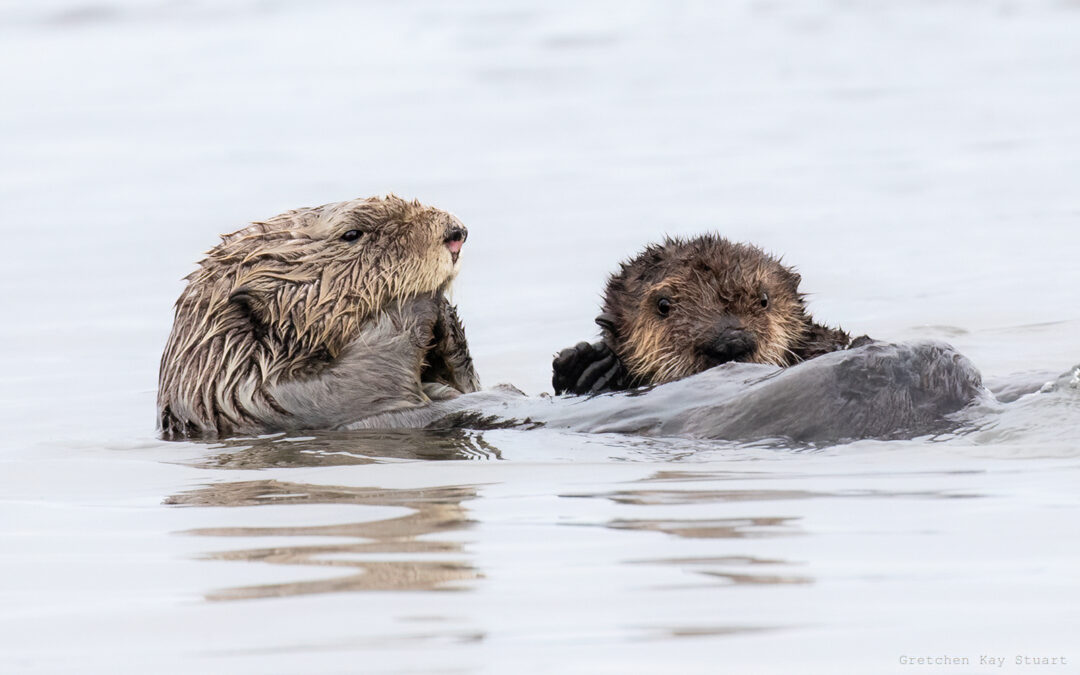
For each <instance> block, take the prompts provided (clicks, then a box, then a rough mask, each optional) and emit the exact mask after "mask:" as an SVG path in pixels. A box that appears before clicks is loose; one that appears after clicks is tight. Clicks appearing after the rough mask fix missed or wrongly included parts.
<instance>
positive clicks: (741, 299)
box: [597, 235, 810, 383]
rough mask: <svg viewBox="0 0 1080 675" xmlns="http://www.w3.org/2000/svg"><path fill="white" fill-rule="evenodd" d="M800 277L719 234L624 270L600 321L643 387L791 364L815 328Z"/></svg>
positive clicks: (673, 246) (669, 247)
mask: <svg viewBox="0 0 1080 675" xmlns="http://www.w3.org/2000/svg"><path fill="white" fill-rule="evenodd" d="M799 281H800V278H799V275H798V274H796V273H795V272H793V271H792V270H790V269H789V268H787V267H785V266H784V265H782V264H781V263H780V261H778V260H777V259H775V258H773V257H771V256H769V255H768V254H766V253H765V252H764V251H762V250H761V249H758V248H755V247H753V246H749V245H746V244H737V243H733V242H730V241H727V240H726V239H723V238H721V237H717V236H714V235H705V236H702V237H698V238H695V239H690V240H680V239H668V240H666V241H665V242H664V243H663V244H662V245H659V246H651V247H649V248H647V249H646V250H645V251H644V252H643V253H642V254H641V255H639V256H638V257H636V258H634V259H632V260H630V261H629V262H627V263H624V264H623V265H622V268H621V270H620V271H619V273H618V274H616V275H615V276H613V277H612V278H611V280H610V281H609V282H608V286H607V292H606V294H605V304H604V314H602V315H601V317H600V318H599V319H598V320H597V321H598V323H600V324H601V326H603V327H604V329H605V332H606V333H607V337H608V339H609V341H610V342H611V343H612V347H613V348H614V349H615V351H616V353H617V354H618V355H619V358H620V359H621V360H622V361H623V363H624V364H625V365H626V367H627V369H628V370H629V371H630V373H631V375H632V376H634V377H635V379H636V380H637V381H639V382H643V383H661V382H669V381H672V380H676V379H679V378H682V377H687V376H689V375H693V374H694V373H698V372H701V371H703V370H706V369H708V368H711V367H713V366H715V365H719V364H721V363H726V362H728V361H744V362H751V363H772V364H776V365H779V366H786V365H790V364H792V363H794V362H795V361H797V360H798V358H797V356H796V355H795V353H794V350H795V349H796V347H797V346H798V345H799V343H800V341H801V340H802V338H803V336H804V335H805V333H806V331H807V329H808V327H809V325H810V319H809V317H808V315H807V313H806V308H805V304H804V302H803V298H802V296H801V295H800V294H799V290H798V287H799Z"/></svg>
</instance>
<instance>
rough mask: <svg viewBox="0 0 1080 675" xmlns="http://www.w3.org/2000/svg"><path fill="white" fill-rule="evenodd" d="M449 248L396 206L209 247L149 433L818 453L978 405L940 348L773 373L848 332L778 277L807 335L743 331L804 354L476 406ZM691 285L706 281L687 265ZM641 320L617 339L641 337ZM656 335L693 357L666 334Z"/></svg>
mask: <svg viewBox="0 0 1080 675" xmlns="http://www.w3.org/2000/svg"><path fill="white" fill-rule="evenodd" d="M465 236H466V231H465V228H464V226H462V225H461V223H460V222H459V221H458V220H457V219H456V218H454V217H453V216H451V215H449V214H447V213H444V212H442V211H438V210H436V209H432V208H427V207H423V206H421V205H420V204H418V203H416V202H405V201H403V200H400V199H397V198H395V197H389V198H386V199H367V200H356V201H351V202H341V203H338V204H328V205H326V206H321V207H317V208H313V209H301V210H298V211H292V212H289V213H286V214H282V215H281V216H277V217H275V218H272V219H270V220H268V221H266V222H262V223H256V224H254V225H251V226H250V227H248V228H245V229H243V230H240V231H239V232H236V233H234V234H231V235H226V236H225V237H224V238H223V241H222V243H221V244H220V245H218V246H217V247H216V248H214V249H213V250H211V251H210V253H209V254H208V256H207V258H206V259H205V260H203V261H202V263H201V264H200V269H199V270H198V271H196V272H195V273H194V274H192V275H191V276H189V277H188V285H187V287H186V288H185V289H184V292H183V293H182V295H181V296H180V299H179V301H178V302H177V306H176V319H175V322H174V325H173V331H172V334H171V335H170V336H169V341H168V344H167V346H166V349H165V353H164V355H163V357H162V363H161V376H160V383H159V389H158V424H159V427H160V429H161V432H162V434H163V435H164V436H165V437H167V438H184V437H204V438H205V437H208V438H220V437H224V436H230V435H249V434H261V433H266V432H273V431H289V430H319V429H324V430H325V429H386V428H399V429H400V428H432V429H446V428H454V429H461V428H466V429H489V428H504V427H520V428H534V427H536V426H543V427H546V428H549V429H563V430H571V431H583V432H622V433H636V434H642V435H663V436H685V437H691V438H707V439H725V440H756V439H761V438H774V437H786V438H789V439H792V440H794V441H799V442H815V443H818V442H835V441H838V440H843V439H854V438H868V437H877V438H887V437H897V436H914V435H919V434H922V433H929V432H931V431H939V430H942V429H943V428H945V426H947V424H948V423H949V422H948V419H947V417H946V416H947V415H948V414H949V413H952V412H955V411H957V410H959V409H960V408H961V407H963V406H964V405H966V404H967V403H968V402H970V401H971V400H973V398H975V397H976V396H977V395H978V394H979V392H980V391H982V388H981V381H980V378H979V373H978V371H977V370H975V369H974V367H972V366H971V364H970V363H969V362H968V361H967V360H966V359H964V358H963V357H962V356H961V355H959V354H957V353H956V352H955V350H953V349H951V348H950V347H948V346H947V345H937V344H915V345H881V344H872V345H868V346H866V347H863V348H861V349H845V350H843V351H838V352H835V353H827V354H824V355H823V356H821V358H815V359H813V360H810V361H807V362H805V363H796V364H795V365H794V366H792V367H783V368H782V367H781V366H782V365H787V363H786V361H785V359H786V358H787V357H786V356H785V355H789V352H794V353H795V354H796V355H801V356H799V358H809V356H810V355H812V354H813V353H814V352H815V351H819V352H828V351H830V350H833V349H835V348H837V347H840V346H843V345H846V344H847V336H846V334H844V333H842V332H841V331H834V330H833V329H827V328H824V327H817V326H816V324H813V323H812V322H811V321H810V320H809V317H807V316H805V313H804V312H803V313H799V312H798V311H794V312H793V311H792V310H791V309H790V308H791V307H795V308H796V309H798V308H799V307H801V298H799V297H798V295H797V290H796V287H797V283H798V282H797V278H796V279H792V278H790V277H788V276H785V275H784V274H783V272H784V271H785V270H783V268H781V269H780V270H775V269H774V270H773V272H771V273H773V274H775V275H778V276H776V277H769V276H768V275H767V274H766V272H762V274H763V275H765V276H762V277H761V282H762V286H761V290H762V292H763V293H766V294H770V297H769V303H770V304H771V303H773V302H775V303H777V304H778V308H779V307H785V306H787V307H788V308H789V309H788V310H787V311H788V313H789V314H793V315H794V316H795V317H796V318H799V317H802V318H801V319H800V320H801V321H803V324H802V328H803V329H804V330H801V331H800V326H799V325H798V324H797V322H795V323H793V322H792V321H790V320H780V319H773V318H771V317H769V316H768V315H762V316H760V317H758V320H760V323H756V324H747V325H753V326H757V328H754V330H760V331H767V330H768V331H774V332H773V333H768V335H772V336H773V337H771V338H769V339H770V340H773V341H775V340H776V337H775V336H776V335H799V336H801V342H799V341H796V342H792V343H790V344H789V346H787V347H784V348H777V347H776V344H771V343H770V344H769V345H764V346H763V344H762V343H760V342H759V341H758V338H757V337H756V336H755V337H754V339H753V340H748V339H746V337H745V336H743V337H740V338H738V339H737V340H735V341H736V342H739V344H738V345H736V347H737V349H742V350H743V352H744V354H751V353H756V354H758V355H766V356H763V357H762V359H761V360H769V359H772V360H774V363H730V362H729V363H725V364H723V365H722V366H720V367H718V368H711V369H709V370H708V371H707V372H701V373H698V374H696V375H693V376H691V377H686V378H684V379H681V380H679V381H677V382H668V383H666V384H662V385H659V386H655V387H653V388H651V389H650V390H648V391H644V392H635V393H634V394H633V395H628V394H623V393H618V392H616V393H612V394H609V395H606V396H596V397H592V398H565V397H557V398H552V397H528V396H524V395H523V394H521V392H519V391H517V390H515V389H513V388H511V387H497V388H495V389H493V390H489V391H477V389H478V387H479V382H478V380H477V377H476V373H475V371H474V369H473V366H472V360H471V358H470V357H469V353H468V347H467V344H466V341H465V335H464V331H463V329H462V326H461V323H460V322H459V321H458V318H457V315H456V313H455V310H454V308H453V307H452V306H450V304H449V302H447V300H446V297H445V291H446V290H447V288H448V286H449V284H450V282H451V281H452V280H453V278H454V277H455V275H456V274H457V264H458V252H459V250H460V248H461V244H462V242H463V241H464V239H465ZM752 252H753V251H751V253H752ZM707 272H709V273H713V274H714V275H716V274H717V272H716V270H715V269H711V270H705V269H701V270H697V273H698V274H706V273H707ZM788 274H791V273H790V272H788ZM665 278H668V279H671V278H673V277H665ZM644 279H645V277H644V276H643V277H642V279H636V278H635V280H634V283H644ZM720 279H721V277H719V276H717V281H716V282H715V283H717V284H719V285H717V286H715V287H710V286H708V284H707V283H704V282H701V281H695V280H694V278H692V277H686V278H685V279H684V283H685V284H688V285H686V286H678V285H677V284H672V285H670V286H669V287H668V288H672V289H676V290H678V289H683V288H686V289H692V288H694V287H695V286H694V284H698V285H699V287H700V288H702V289H704V288H713V289H714V290H715V292H716V294H717V297H718V298H719V300H717V301H716V302H715V303H714V304H715V305H717V306H719V305H720V302H721V301H722V300H724V299H725V296H722V295H721V291H722V290H723V288H724V287H723V285H722V284H721V283H720ZM778 280H779V281H778ZM709 283H712V282H709ZM785 284H786V286H785ZM646 288H647V286H644V285H639V286H632V285H627V286H626V287H625V290H623V291H622V292H624V293H626V294H627V296H626V297H630V294H633V293H637V292H643V291H641V289H646ZM635 289H638V290H635ZM756 290H757V289H756V288H755V291H756ZM650 292H651V291H650ZM723 292H726V291H723ZM663 297H664V298H666V299H667V302H668V303H673V302H675V303H688V304H680V305H678V307H692V306H694V303H698V305H700V306H701V307H707V306H709V302H710V301H709V300H708V299H707V298H705V297H704V296H701V297H698V298H695V299H691V300H685V299H684V296H683V295H682V293H681V292H680V293H675V292H672V293H671V294H670V295H669V296H663ZM685 297H687V298H689V297H690V296H685ZM762 299H764V298H758V301H759V302H760V301H761V300H762ZM644 301H648V302H652V303H654V306H655V307H656V309H657V311H658V312H660V304H661V303H660V302H659V298H658V297H657V296H656V295H655V294H654V295H648V293H646V294H645V296H643V302H644ZM784 303H787V305H785V304H784ZM642 306H646V305H642ZM678 307H675V308H673V307H672V305H671V304H669V305H668V308H667V311H668V316H670V317H675V316H677V315H676V314H675V310H676V309H677V308H678ZM762 309H763V310H764V309H767V308H766V307H764V306H762ZM660 313H661V314H662V312H660ZM627 316H629V315H627ZM755 316H756V315H755ZM601 318H602V320H607V319H606V317H603V316H602V317H601ZM624 318H626V317H624ZM639 319H640V320H639V323H637V324H628V325H634V326H636V328H635V330H643V331H645V332H646V333H648V331H649V330H653V331H655V330H657V329H656V328H655V326H654V327H653V328H649V324H648V322H647V321H646V320H645V319H643V318H641V317H639ZM788 319H790V316H789V317H788ZM649 320H650V321H651V320H652V318H651V317H650V318H649ZM662 320H663V319H661V321H662ZM610 323H611V325H612V326H616V323H615V321H613V320H612V321H610ZM676 325H678V324H675V323H672V324H670V325H669V326H670V327H674V326H676ZM686 325H687V326H689V327H693V326H695V325H696V324H695V323H694V322H693V321H692V320H691V321H689V323H687V324H686ZM660 326H661V329H663V330H667V328H664V326H663V324H660ZM725 330H726V331H728V332H726V333H725V332H724V331H725ZM732 330H736V331H737V330H748V329H747V328H746V327H745V326H744V327H742V328H740V327H738V326H737V325H731V324H729V325H726V326H724V327H722V328H721V329H720V330H719V332H718V333H717V335H716V336H714V340H713V341H714V343H715V342H717V341H720V342H723V340H725V339H730V338H731V335H732V333H731V331H732ZM763 334H765V333H763ZM815 336H818V337H815ZM672 337H673V339H684V340H687V341H686V342H683V343H679V344H684V345H689V344H695V342H694V340H693V336H682V335H681V333H680V332H679V331H675V332H673V333H672ZM736 337H738V336H737V335H736ZM708 349H712V350H713V352H717V351H720V350H721V349H725V347H724V346H723V345H722V344H713V345H712V346H711V347H708V345H706V348H705V349H704V351H705V354H704V356H701V355H697V353H696V352H695V353H694V354H695V356H694V359H692V360H690V361H689V362H688V364H683V365H679V366H673V365H671V364H670V363H667V362H659V361H655V360H654V362H655V363H658V364H660V365H661V366H663V367H662V368H659V369H654V370H652V371H649V372H652V373H653V374H652V376H651V377H653V379H673V378H675V377H677V376H678V375H681V374H683V373H690V372H693V371H694V370H695V369H699V368H702V367H707V364H709V363H711V362H710V361H709V360H707V359H709V358H711V359H714V360H717V361H719V360H721V358H722V357H719V356H717V355H716V354H715V353H709V352H708ZM734 351H736V349H735V348H732V349H729V350H728V355H729V356H731V355H732V354H734ZM628 354H630V353H629V352H628ZM631 355H632V354H631ZM646 355H647V353H646ZM650 358H652V357H650ZM697 359H700V360H697ZM728 360H729V361H732V360H735V358H732V359H728ZM743 360H746V359H743ZM633 363H637V364H648V363H650V361H649V359H648V358H644V357H642V358H641V359H640V360H639V361H634V362H633ZM702 364H705V365H702ZM641 367H644V366H641Z"/></svg>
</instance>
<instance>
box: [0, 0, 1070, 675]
mask: <svg viewBox="0 0 1080 675" xmlns="http://www.w3.org/2000/svg"><path fill="white" fill-rule="evenodd" d="M1078 31H1080V9H1078V7H1077V6H1076V4H1075V3H1071V2H1065V1H1064V0H1062V1H1050V0H1047V1H1045V2H1038V1H1033V2H1027V3H1021V2H1005V1H1003V2H994V3H989V2H976V1H974V0H970V1H959V2H951V3H929V2H917V1H914V0H912V1H910V2H904V3H892V4H890V5H888V6H885V5H884V4H880V3H857V2H839V1H836V2H828V1H821V2H815V3H771V2H751V1H750V0H743V1H740V2H732V3H724V4H723V5H720V4H719V3H712V4H691V3H661V2H631V3H617V4H615V3H613V4H605V3H567V4H554V5H552V4H549V3H548V4H544V3H535V4H525V3H519V4H513V5H511V4H507V3H502V2H487V1H484V0H470V2H469V3H466V4H460V3H459V4H457V5H455V6H453V7H450V6H444V5H443V4H441V3H434V2H409V3H390V4H384V3H372V2H365V3H337V2H332V1H326V2H317V3H302V4H301V3H287V2H281V3H267V2H244V1H242V0H231V1H228V2H214V3H210V2H154V1H149V0H148V1H145V2H139V1H136V0H123V1H117V2H103V3H94V4H79V3H76V2H72V1H71V0H49V1H48V2H37V3H17V2H3V3H0V36H2V37H0V52H2V54H3V56H4V58H3V59H0V83H2V85H3V92H4V98H5V104H4V105H3V106H0V147H2V148H3V151H2V152H0V178H2V180H0V227H2V228H3V234H4V242H5V251H6V252H7V253H8V255H7V256H5V259H4V265H3V267H2V268H0V290H2V293H0V303H2V307H0V309H2V310H3V311H2V316H4V317H5V319H4V321H3V329H2V331H0V347H2V348H0V399H2V401H3V406H2V408H0V423H2V425H3V428H4V430H5V432H4V434H3V435H2V436H0V464H2V468H0V571H2V574H0V671H2V672H5V673H6V672H13V673H23V672H57V673H67V672H79V673H118V672H132V673H144V672H148V671H150V670H151V669H152V670H153V671H154V672H229V673H309V672H319V673H330V672H343V673H344V672H378V673H416V672H424V673H428V672H431V673H474V672H483V673H506V672H513V673H519V672H520V673H526V672H559V673H563V672H580V673H602V672H611V673H629V672H643V673H669V672H678V673H714V672H739V673H751V672H753V673H758V672H775V673H830V674H831V673H837V672H852V673H879V672H881V673H884V672H899V673H907V672H931V673H933V672H1017V673H1020V672H1040V673H1046V672H1052V673H1063V672H1077V671H1078V670H1080V669H1078V668H1077V666H1076V665H1075V664H1080V650H1078V649H1077V648H1076V646H1075V645H1076V639H1075V634H1076V631H1077V627H1078V626H1080V610H1078V609H1077V607H1078V606H1080V602H1078V601H1080V577H1078V576H1077V574H1076V569H1077V563H1078V562H1080V547H1078V545H1077V543H1076V542H1077V541H1078V540H1080V537H1078V535H1080V518H1078V516H1080V491H1078V490H1077V487H1078V485H1080V481H1078V478H1080V474H1078V470H1080V461H1078V457H1080V443H1078V441H1077V435H1076V429H1077V428H1078V422H1080V391H1078V390H1077V388H1076V387H1075V386H1074V385H1073V384H1071V383H1070V382H1071V381H1070V380H1069V378H1068V377H1066V378H1065V379H1063V380H1062V383H1063V384H1062V386H1059V387H1058V389H1057V390H1055V391H1053V392H1048V393H1032V394H1026V395H1024V396H1021V397H1019V398H1018V399H1017V400H1013V401H1011V402H1009V403H1003V404H993V403H986V402H983V403H980V405H979V407H978V408H977V409H973V410H969V411H965V413H964V414H963V416H962V421H963V422H964V426H963V429H962V431H961V433H957V434H950V435H946V436H935V437H926V438H919V439H915V440H913V441H863V442H858V443H852V444H846V445H838V446H828V447H813V446H811V447H804V446H800V447H786V446H785V445H784V444H782V443H777V442H762V443H756V444H735V443H722V442H705V441H687V440H677V439H664V438H660V439H655V438H653V439H645V438H640V437H634V436H624V435H616V434H571V433H561V432H556V431H551V430H543V429H540V430H532V431H522V430H499V431H486V432H482V433H481V432H454V433H420V432H393V433H375V432H357V433H353V434H320V435H318V436H305V437H286V436H271V437H266V438H259V439H235V440H230V441H228V442H225V443H220V444H199V443H165V442H161V441H159V440H157V439H155V438H154V435H153V426H152V424H153V414H154V392H155V387H156V376H157V360H158V358H159V356H160V351H161V348H162V346H163V344H164V340H165V336H166V335H167V332H168V330H169V326H170V323H171V318H172V317H171V305H172V302H173V301H174V300H175V298H176V296H177V295H178V294H179V290H180V288H181V285H180V281H179V279H180V278H181V277H183V276H184V275H185V274H187V273H188V272H190V271H191V269H192V267H193V264H194V261H195V260H197V259H198V257H199V254H200V252H201V251H204V250H206V249H207V248H209V247H210V246H211V245H212V244H213V243H214V238H215V235H216V234H217V233H220V232H227V231H231V230H234V229H237V228H238V227H240V226H241V225H243V224H244V223H245V222H247V221H249V220H252V219H258V218H262V217H267V216H270V215H273V214H275V213H278V212H280V211H283V210H286V209H289V208H293V207H297V206H301V205H311V204H319V203H324V202H328V201H335V200H339V199H344V198H350V197H354V196H362V195H369V194H376V193H380V192H386V191H390V190H392V191H394V192H397V193H399V194H402V195H407V196H414V197H418V198H420V199H422V200H423V201H425V202H428V203H431V204H434V205H437V206H440V207H442V208H445V209H448V210H450V211H453V212H455V213H456V214H457V215H458V216H460V217H461V218H462V220H463V221H464V222H465V223H466V224H467V225H468V226H469V228H470V237H469V241H468V244H467V245H466V247H465V251H464V255H465V257H464V258H463V265H464V270H463V272H462V275H461V277H460V279H459V282H458V284H457V290H456V297H455V300H456V301H457V302H458V304H459V309H460V312H461V315H462V316H463V317H464V319H465V321H466V324H467V327H468V331H469V335H470V341H471V343H472V349H473V353H474V355H475V356H476V360H477V364H478V368H479V371H480V374H481V377H482V378H483V379H484V381H485V383H486V384H487V385H493V384H496V383H499V382H512V383H513V384H515V385H516V386H518V387H520V388H521V389H523V390H525V391H527V392H529V393H531V394H534V395H535V394H538V393H540V392H543V391H545V390H547V389H549V384H548V378H549V376H550V372H549V367H550V359H551V355H552V353H553V352H555V351H556V350H558V349H559V348H561V347H564V346H567V345H570V344H573V343H574V342H577V341H578V340H580V339H586V338H590V337H592V336H593V335H594V331H595V327H594V326H593V324H592V322H591V319H592V317H593V315H594V314H595V312H596V308H597V305H598V300H599V292H600V288H601V285H602V282H603V279H604V276H605V274H606V273H608V272H609V271H610V270H611V269H612V267H613V266H614V265H615V263H616V261H618V260H619V259H620V258H621V257H625V256H627V255H629V254H631V253H633V252H634V251H635V250H636V249H637V248H639V247H640V246H641V245H643V244H644V243H645V242H647V241H650V240H655V239H657V238H658V237H660V236H661V235H662V234H663V233H672V234H691V233H696V232H700V231H703V230H706V229H718V230H720V231H721V232H723V233H724V234H726V235H727V236H729V237H732V238H734V239H740V240H749V241H754V242H756V243H758V244H760V245H762V246H764V247H766V248H768V249H770V250H773V251H775V252H777V253H783V254H784V255H785V256H786V260H787V261H788V262H789V263H792V264H795V265H797V266H798V267H799V269H800V272H801V273H802V276H803V279H804V281H803V288H804V289H805V290H808V291H811V292H812V293H813V295H812V296H811V298H810V306H811V309H812V310H813V312H814V314H815V316H816V317H817V318H818V319H820V320H822V321H823V322H827V323H840V324H842V325H843V326H844V327H845V328H846V329H848V330H850V331H852V332H853V333H856V334H862V333H867V334H870V335H872V336H874V337H878V338H881V339H886V340H897V341H899V340H914V339H927V338H929V339H937V340H945V341H948V342H951V343H952V344H954V345H956V346H957V347H958V348H959V349H960V350H961V351H962V352H963V353H964V354H966V355H967V356H968V357H970V358H971V360H972V361H973V362H974V363H975V364H976V365H977V366H979V368H980V369H981V370H982V372H983V374H984V377H985V378H986V381H987V382H988V383H989V384H990V385H991V386H992V387H993V388H994V389H995V390H997V391H999V392H1002V398H1004V399H1011V398H1014V395H1011V394H1010V393H1009V392H1016V391H1021V390H1022V391H1029V390H1030V389H1032V387H1033V386H1037V385H1038V384H1039V383H1041V382H1047V381H1051V380H1054V379H1056V378H1057V377H1058V376H1060V375H1061V374H1063V373H1067V372H1069V370H1070V368H1072V367H1073V366H1075V365H1076V364H1077V363H1078V362H1080V340H1078V336H1080V314H1078V310H1077V307H1078V306H1080V303H1078V302H1077V301H1078V295H1077V291H1076V289H1077V288H1080V265H1077V258H1078V254H1080V228H1078V225H1080V197H1078V193H1077V191H1076V184H1077V177H1078V176H1080V160H1078V159H1077V158H1078V157H1080V135H1077V132H1076V129H1077V126H1076V120H1077V119H1080V87H1078V86H1077V85H1080V40H1077V39H1076V35H1077V34H1078ZM945 655H948V656H951V657H964V658H969V659H970V660H971V661H972V663H971V665H970V666H962V667H959V668H956V667H953V668H950V667H946V666H943V665H902V664H901V657H903V656H912V657H934V658H936V657H940V656H945ZM980 655H994V656H997V657H1006V659H1007V661H1006V663H1005V665H1004V666H1003V667H1002V668H993V669H990V668H987V667H983V666H980V665H979V663H978V661H979V656H980ZM1018 655H1019V656H1025V655H1030V656H1036V657H1061V656H1064V657H1067V659H1068V662H1067V665H1060V664H1059V665H1054V666H1023V665H1016V664H1015V661H1014V659H1015V657H1016V656H1018Z"/></svg>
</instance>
